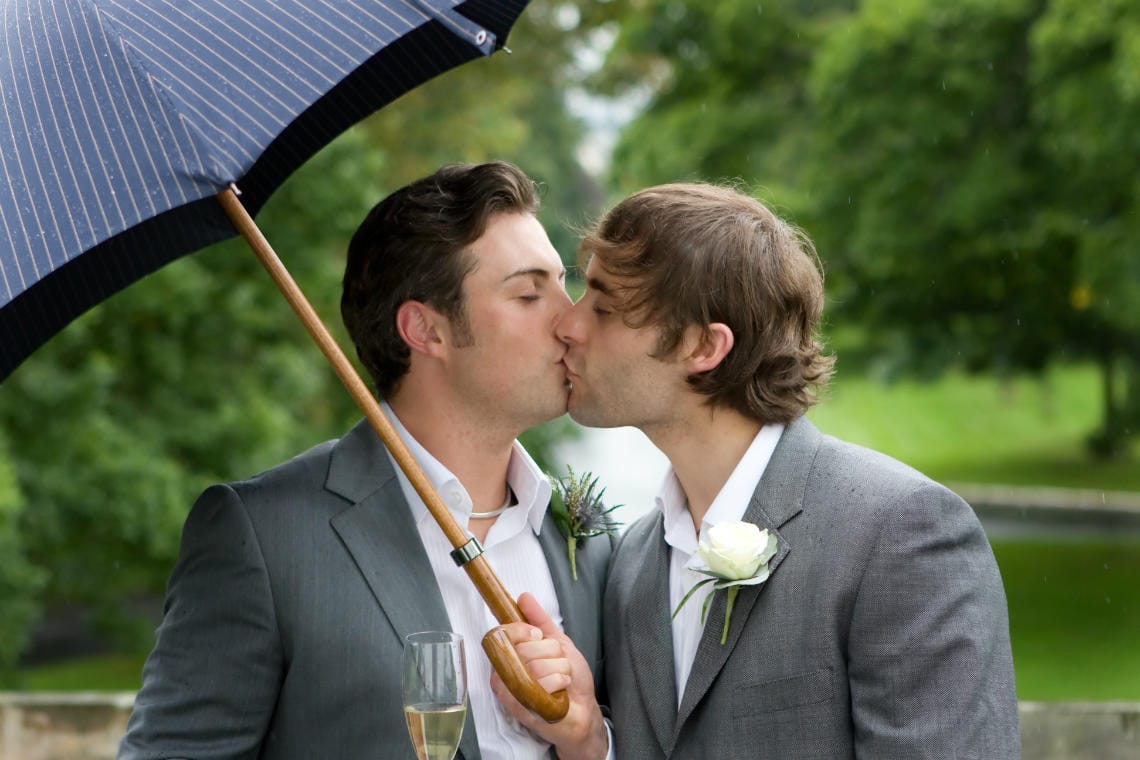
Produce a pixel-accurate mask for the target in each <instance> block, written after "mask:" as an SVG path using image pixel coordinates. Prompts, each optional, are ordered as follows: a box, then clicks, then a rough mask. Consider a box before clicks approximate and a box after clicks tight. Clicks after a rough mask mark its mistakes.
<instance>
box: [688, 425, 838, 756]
mask: <svg viewBox="0 0 1140 760" xmlns="http://www.w3.org/2000/svg"><path fill="white" fill-rule="evenodd" d="M820 440H821V436H820V433H819V431H818V430H816V428H815V426H814V425H812V424H811V423H810V422H808V421H807V420H805V419H804V418H802V417H801V418H799V419H797V420H795V421H793V422H792V423H790V424H789V425H788V427H787V429H785V431H784V434H783V435H782V436H781V437H780V442H779V443H778V444H777V445H776V450H775V451H774V452H772V458H771V460H770V461H769V462H768V467H767V469H766V470H765V471H764V476H763V477H762V478H761V479H760V483H759V484H757V486H756V491H755V492H754V493H753V494H752V500H751V501H750V502H749V504H748V509H747V510H745V512H744V521H745V522H750V523H754V524H755V525H757V526H758V527H760V528H761V529H764V528H766V529H768V531H770V532H771V533H773V534H774V535H775V536H776V555H775V556H774V557H772V559H771V561H770V562H769V564H768V569H769V572H770V575H769V577H768V580H767V581H765V582H764V583H761V584H760V585H758V586H745V587H743V588H741V590H740V592H739V593H738V594H737V597H736V604H735V605H734V606H733V609H732V620H731V621H730V624H729V629H728V638H727V639H726V640H725V642H724V644H723V645H722V644H721V643H720V635H721V631H722V629H723V627H724V614H725V607H726V600H727V594H726V593H725V592H723V591H718V592H716V596H715V597H714V598H713V602H712V604H710V605H709V612H708V618H707V619H706V621H705V628H704V632H703V633H702V635H701V643H700V645H699V646H698V648H697V654H696V657H695V658H694V660H693V667H692V670H691V671H690V672H689V680H688V682H687V683H686V684H685V693H684V696H683V698H682V700H681V706H680V708H679V709H678V711H677V725H676V732H675V736H674V740H675V739H676V738H677V737H679V736H680V732H681V728H682V727H683V726H684V724H685V721H686V720H687V719H688V717H689V716H690V715H691V714H692V713H693V710H694V709H696V706H697V704H698V703H699V702H700V701H701V699H702V698H704V696H705V694H706V693H708V690H709V688H710V687H711V686H712V684H713V681H715V680H716V677H717V675H718V674H719V673H720V671H721V670H722V669H723V668H724V665H725V663H726V662H727V661H728V658H729V656H730V655H731V654H732V650H733V649H734V648H735V647H736V644H737V642H738V641H739V640H740V636H741V633H742V632H743V630H744V627H745V625H746V624H747V622H748V617H749V615H751V614H752V609H753V608H754V607H755V606H756V601H757V600H758V599H759V598H760V595H761V594H763V593H764V590H765V589H766V588H768V586H769V585H770V584H772V583H773V582H775V580H776V578H777V573H776V571H777V570H778V569H779V567H780V565H781V564H782V563H783V561H784V559H785V558H786V557H787V556H788V554H789V553H791V551H792V546H791V545H790V544H789V543H788V540H787V539H786V538H785V537H784V535H783V534H781V533H780V528H782V527H783V526H784V525H786V524H787V523H788V522H789V521H790V520H791V519H792V518H794V517H795V516H796V515H798V514H799V513H800V512H802V511H803V495H804V489H805V488H806V486H807V478H808V473H809V472H810V470H811V465H812V462H813V460H814V458H815V453H816V451H817V450H818V448H819V443H820Z"/></svg>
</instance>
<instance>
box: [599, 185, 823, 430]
mask: <svg viewBox="0 0 1140 760" xmlns="http://www.w3.org/2000/svg"><path fill="white" fill-rule="evenodd" d="M591 258H593V259H596V260H597V261H598V263H599V264H600V265H601V266H602V268H603V269H604V270H605V271H606V272H609V273H610V274H613V275H615V276H616V277H618V278H621V279H622V280H623V281H624V283H625V285H624V286H623V288H622V290H621V292H620V293H619V297H620V298H621V300H622V302H623V313H624V315H625V320H626V323H627V324H629V325H630V326H632V327H643V326H646V325H650V324H653V325H656V326H657V327H658V328H659V329H660V331H661V337H660V341H659V342H658V344H657V346H656V350H655V351H654V355H655V356H658V357H662V356H668V355H669V354H671V353H672V352H673V351H675V350H676V349H677V347H678V346H679V345H680V343H681V340H682V338H683V335H684V332H685V330H686V328H689V327H691V326H693V325H696V326H698V327H700V328H702V329H706V330H707V328H708V326H709V325H710V324H712V323H714V322H722V323H724V324H725V325H727V326H728V327H729V328H730V329H731V330H732V333H733V338H734V342H733V346H732V350H731V351H729V353H728V355H727V356H725V358H724V360H723V361H721V363H720V364H719V365H717V366H716V367H715V368H713V369H711V370H709V371H707V372H702V373H699V374H694V375H692V376H690V377H689V378H688V382H689V384H690V386H691V387H692V388H693V389H694V390H696V391H697V392H698V393H702V394H704V395H706V396H708V399H709V403H710V404H712V405H714V406H724V407H728V408H731V409H734V410H736V411H738V412H740V413H741V414H744V415H745V416H747V417H749V418H751V419H755V420H759V421H760V422H762V423H764V422H790V421H791V420H793V419H795V418H796V417H799V416H800V415H802V414H803V413H804V412H805V411H806V410H807V409H808V408H809V407H810V406H812V405H813V404H815V403H816V402H817V401H818V398H819V393H820V392H821V391H822V390H823V389H824V388H825V387H826V385H827V383H828V380H829V379H830V377H831V372H832V367H833V364H834V358H833V357H831V356H828V355H825V354H824V352H823V346H822V344H821V343H820V341H819V339H818V336H817V329H818V325H819V320H820V316H821V315H822V313H823V303H824V293H823V274H822V266H821V264H820V261H819V257H818V255H817V254H816V251H815V247H814V246H813V245H812V243H811V241H810V240H809V239H808V238H807V236H806V235H804V234H803V233H802V232H801V231H800V230H799V229H797V228H796V227H794V226H793V225H791V224H789V223H787V222H785V221H783V220H782V219H780V218H779V217H777V216H776V215H775V214H773V213H772V212H771V211H769V210H768V208H766V207H765V206H764V205H763V204H761V203H760V202H759V201H757V200H755V199H753V198H750V197H748V196H747V195H744V194H742V193H740V192H737V191H736V190H734V189H731V188H728V187H722V186H717V185H710V184H701V183H685V184H669V185H660V186H657V187H651V188H648V189H646V190H642V191H640V192H638V193H635V194H634V195H632V196H630V197H629V198H626V199H625V200H624V201H622V202H621V203H619V204H618V205H617V206H616V207H614V208H613V209H612V210H611V211H610V212H609V213H608V214H606V215H605V216H604V217H603V218H602V220H601V222H599V224H598V225H597V227H596V228H595V229H594V230H593V231H592V232H590V233H589V234H588V235H586V237H585V238H584V239H583V240H582V243H581V246H580V248H579V264H580V266H582V267H583V268H584V267H585V265H586V264H587V263H588V262H589V260H590V259H591Z"/></svg>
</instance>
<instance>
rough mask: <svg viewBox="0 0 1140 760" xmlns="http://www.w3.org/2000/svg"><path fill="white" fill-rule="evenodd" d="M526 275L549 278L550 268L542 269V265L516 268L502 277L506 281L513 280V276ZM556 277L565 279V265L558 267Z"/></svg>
mask: <svg viewBox="0 0 1140 760" xmlns="http://www.w3.org/2000/svg"><path fill="white" fill-rule="evenodd" d="M528 276H529V277H538V278H541V279H544V280H546V279H550V270H549V269H543V268H542V267H530V268H529V269H516V270H515V271H513V272H511V273H510V274H508V275H507V276H506V277H504V278H503V282H507V281H508V280H513V279H514V278H515V277H528ZM557 279H559V280H564V279H566V268H565V267H563V268H562V269H560V270H559V271H558V276H557Z"/></svg>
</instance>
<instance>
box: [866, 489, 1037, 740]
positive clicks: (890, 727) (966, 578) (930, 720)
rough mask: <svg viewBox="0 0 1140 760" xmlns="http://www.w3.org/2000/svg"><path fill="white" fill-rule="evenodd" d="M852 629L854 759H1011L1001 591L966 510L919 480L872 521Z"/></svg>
mask: <svg viewBox="0 0 1140 760" xmlns="http://www.w3.org/2000/svg"><path fill="white" fill-rule="evenodd" d="M878 525H879V528H878V535H877V536H876V537H875V538H874V542H873V544H872V548H871V551H870V554H869V555H868V559H867V564H866V568H865V570H864V572H863V574H862V578H861V580H860V582H859V584H858V587H857V590H856V593H855V599H854V608H853V615H852V619H851V627H850V631H849V639H848V646H849V673H848V674H849V678H850V684H851V704H852V717H853V722H854V734H855V749H856V756H857V757H860V758H904V757H905V758H923V757H930V758H934V757H955V758H959V759H960V760H964V759H965V758H978V759H979V760H981V759H982V758H985V759H986V760H999V759H1001V758H1016V757H1017V756H1018V752H1019V749H1018V742H1019V740H1018V723H1017V702H1016V695H1015V693H1014V689H1013V672H1012V655H1011V652H1010V646H1009V623H1008V613H1007V608H1006V600H1005V593H1004V590H1003V588H1002V583H1001V577H1000V575H999V573H998V568H997V564H996V562H995V560H994V557H993V553H992V551H991V550H990V547H989V544H988V542H987V541H986V537H985V534H984V532H983V531H982V527H981V525H980V524H979V523H978V521H977V518H976V517H975V516H974V513H973V512H972V510H970V508H969V507H968V506H967V505H966V503H965V502H964V501H962V500H961V499H960V498H959V497H958V496H956V495H955V494H953V493H952V492H950V491H948V490H947V489H945V488H943V487H941V486H939V485H937V484H934V483H927V484H924V485H920V486H918V487H917V488H915V489H914V490H912V491H911V492H910V493H909V494H907V495H906V496H904V497H903V498H901V499H899V500H898V501H897V502H896V503H895V504H893V505H891V507H890V508H889V509H888V513H887V514H886V515H885V518H884V519H882V520H880V521H879V523H878Z"/></svg>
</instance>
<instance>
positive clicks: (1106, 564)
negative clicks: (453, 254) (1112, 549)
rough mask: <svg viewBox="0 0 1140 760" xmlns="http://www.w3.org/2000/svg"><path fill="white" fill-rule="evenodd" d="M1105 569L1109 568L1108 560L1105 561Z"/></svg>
mask: <svg viewBox="0 0 1140 760" xmlns="http://www.w3.org/2000/svg"><path fill="white" fill-rule="evenodd" d="M1104 569H1105V570H1107V569H1108V563H1107V562H1105V563H1104Z"/></svg>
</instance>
